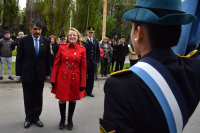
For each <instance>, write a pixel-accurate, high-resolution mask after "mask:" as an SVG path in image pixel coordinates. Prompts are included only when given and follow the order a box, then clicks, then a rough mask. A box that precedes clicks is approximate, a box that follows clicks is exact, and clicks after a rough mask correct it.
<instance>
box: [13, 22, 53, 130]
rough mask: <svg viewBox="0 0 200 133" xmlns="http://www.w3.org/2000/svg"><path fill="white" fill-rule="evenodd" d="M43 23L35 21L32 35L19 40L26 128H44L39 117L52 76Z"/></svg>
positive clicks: (19, 75) (18, 63)
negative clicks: (45, 86) (35, 126)
mask: <svg viewBox="0 0 200 133" xmlns="http://www.w3.org/2000/svg"><path fill="white" fill-rule="evenodd" d="M42 27H43V25H42V22H41V21H40V20H37V19H33V20H32V21H31V24H30V32H31V34H30V35H28V36H25V37H22V38H21V39H20V40H19V44H18V49H17V58H16V76H17V80H19V81H20V80H21V81H22V86H23V93H24V106H25V114H26V119H25V123H24V127H25V128H28V127H30V125H31V122H35V123H36V125H37V126H39V127H43V123H42V122H41V121H40V119H39V116H40V114H41V112H42V94H43V87H44V81H45V80H47V79H49V75H50V41H49V39H47V38H46V37H44V36H41V32H42Z"/></svg>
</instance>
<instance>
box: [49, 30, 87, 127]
mask: <svg viewBox="0 0 200 133" xmlns="http://www.w3.org/2000/svg"><path fill="white" fill-rule="evenodd" d="M80 38H81V34H80V33H79V32H78V30H76V29H75V28H71V29H70V30H69V32H68V39H69V43H67V44H65V45H60V48H59V51H58V53H57V56H56V58H55V61H54V66H53V70H52V75H51V83H53V88H52V91H51V92H52V93H54V94H55V96H56V98H57V99H59V108H60V114H61V121H60V124H59V128H60V129H63V128H64V125H65V119H66V118H65V110H66V101H69V107H68V128H69V129H70V130H72V127H73V122H72V116H73V113H74V110H75V105H76V100H81V99H82V98H83V96H84V95H85V94H86V93H85V90H84V89H85V87H86V74H87V64H86V50H85V48H84V47H83V46H82V45H81V40H80Z"/></svg>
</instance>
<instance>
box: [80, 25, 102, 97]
mask: <svg viewBox="0 0 200 133" xmlns="http://www.w3.org/2000/svg"><path fill="white" fill-rule="evenodd" d="M94 29H95V28H94V27H88V28H87V35H88V37H87V39H86V38H85V39H84V40H83V46H84V47H85V48H86V57H87V82H86V89H85V90H86V95H87V96H90V97H94V95H93V94H92V90H93V87H94V69H95V68H96V67H97V66H98V62H99V59H100V50H99V42H98V41H97V40H96V39H94V38H93V35H94Z"/></svg>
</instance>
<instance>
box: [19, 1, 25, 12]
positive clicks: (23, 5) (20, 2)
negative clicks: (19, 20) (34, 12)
mask: <svg viewBox="0 0 200 133" xmlns="http://www.w3.org/2000/svg"><path fill="white" fill-rule="evenodd" d="M19 6H20V10H22V9H23V8H24V7H26V0H19Z"/></svg>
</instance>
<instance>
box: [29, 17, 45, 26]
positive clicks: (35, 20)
mask: <svg viewBox="0 0 200 133" xmlns="http://www.w3.org/2000/svg"><path fill="white" fill-rule="evenodd" d="M33 25H36V26H37V27H40V28H42V27H43V24H42V22H41V21H40V20H38V19H35V18H34V19H32V20H31V23H30V27H31V28H33Z"/></svg>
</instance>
